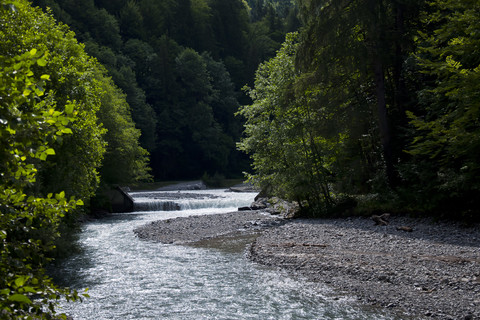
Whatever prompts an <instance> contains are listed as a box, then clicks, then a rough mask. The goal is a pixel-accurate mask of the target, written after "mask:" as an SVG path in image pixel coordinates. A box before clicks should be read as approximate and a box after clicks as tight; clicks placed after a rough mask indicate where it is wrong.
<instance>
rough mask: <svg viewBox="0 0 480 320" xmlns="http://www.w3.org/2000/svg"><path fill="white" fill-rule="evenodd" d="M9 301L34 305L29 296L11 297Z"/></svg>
mask: <svg viewBox="0 0 480 320" xmlns="http://www.w3.org/2000/svg"><path fill="white" fill-rule="evenodd" d="M8 300H10V301H14V302H22V303H28V304H31V303H32V300H30V299H29V298H28V297H27V296H25V295H23V294H19V293H16V294H14V295H11V296H10V297H8Z"/></svg>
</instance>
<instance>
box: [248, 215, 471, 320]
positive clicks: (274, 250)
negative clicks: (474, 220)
mask: <svg viewBox="0 0 480 320" xmlns="http://www.w3.org/2000/svg"><path fill="white" fill-rule="evenodd" d="M400 226H410V227H413V229H414V230H413V231H412V232H405V231H400V230H397V229H396V227H400ZM249 256H250V258H251V259H252V260H253V261H255V262H257V263H261V264H264V265H269V266H275V267H280V268H282V269H285V270H287V271H289V272H291V273H292V274H295V275H300V276H304V277H306V278H307V279H309V280H312V281H320V282H323V283H327V284H329V285H330V286H332V287H333V288H336V289H339V290H341V291H343V292H345V293H346V294H350V295H354V296H356V297H357V298H358V299H359V300H361V301H363V302H365V303H367V304H372V305H377V306H381V307H385V308H389V309H393V310H394V311H400V312H402V313H404V314H405V315H410V316H413V318H414V319H480V228H479V227H478V226H475V227H470V228H466V227H462V226H460V225H456V224H452V223H448V224H447V223H436V224H433V223H432V222H431V221H428V220H413V219H407V218H398V217H396V218H392V219H391V220H390V225H388V226H387V227H381V226H374V223H373V222H372V221H371V220H370V219H361V218H352V219H341V220H313V221H312V220H295V221H292V222H289V223H288V224H285V225H283V226H280V227H278V228H274V229H269V230H266V231H265V232H263V233H262V234H261V235H260V236H259V237H258V238H257V239H256V241H255V242H254V243H253V244H252V246H251V248H250V252H249Z"/></svg>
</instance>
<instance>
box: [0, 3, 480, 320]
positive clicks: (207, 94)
mask: <svg viewBox="0 0 480 320" xmlns="http://www.w3.org/2000/svg"><path fill="white" fill-rule="evenodd" d="M0 4H1V6H0V71H1V72H0V102H1V103H0V124H1V126H0V146H1V148H0V158H1V161H0V169H1V172H0V210H1V211H0V212H1V216H0V253H1V256H0V259H1V261H0V306H1V307H2V313H1V315H0V316H1V317H2V318H5V317H7V318H28V317H31V316H35V318H39V319H44V318H45V319H51V318H52V316H51V315H52V314H54V313H55V304H54V302H55V300H56V299H58V298H60V297H61V296H64V297H67V298H68V299H77V298H78V293H76V292H74V291H73V292H71V291H69V290H64V289H59V288H57V287H56V286H55V285H54V284H53V283H52V281H51V280H50V279H49V278H48V277H46V276H45V272H44V268H45V266H46V264H47V263H48V262H49V261H51V258H52V252H53V249H54V247H55V241H56V240H57V239H59V237H60V233H59V230H60V229H61V228H62V227H63V226H65V225H67V224H68V222H69V221H70V220H75V218H76V214H77V213H78V212H79V211H80V210H79V207H82V206H83V205H84V204H89V203H90V200H91V198H92V197H93V196H94V195H97V198H96V200H95V201H100V200H99V195H101V193H102V192H101V190H103V189H108V188H109V187H110V186H112V185H118V184H129V183H132V182H135V181H138V180H143V179H149V178H150V172H151V173H152V174H153V176H154V178H156V179H173V178H175V179H177V178H198V177H200V176H202V175H207V176H208V175H215V174H218V175H224V176H239V175H240V174H241V171H243V170H246V171H250V168H249V159H248V158H247V157H246V156H245V155H244V154H242V153H241V152H239V151H237V150H236V148H235V147H236V143H238V145H237V146H238V149H239V150H241V151H244V152H246V153H247V154H249V155H250V158H251V161H252V164H253V168H252V169H253V171H251V173H250V175H249V177H250V179H251V181H253V182H255V183H257V184H258V185H259V186H261V187H263V188H265V189H266V190H270V192H271V194H272V195H277V196H280V197H282V198H285V199H288V200H292V201H298V203H299V205H300V207H301V208H302V209H303V212H304V213H306V214H309V215H312V216H322V215H323V216H325V215H334V214H344V213H347V214H351V213H360V214H365V213H372V212H377V211H380V212H384V211H386V210H388V211H390V212H408V213H416V214H434V215H437V216H449V217H455V218H461V219H476V220H478V219H479V218H480V214H479V208H480V198H479V197H478V193H479V191H480V165H479V163H480V162H479V160H480V159H479V155H480V90H479V89H480V88H479V87H480V53H479V51H478V48H479V46H480V34H479V32H478V30H480V3H479V2H478V1H473V0H468V1H465V0H421V1H419V0H402V1H400V0H380V1H378V0H375V1H374V0H339V1H324V0H298V1H289V0H249V1H244V0H178V1H177V0H164V1H157V0H137V1H134V0H116V1H107V0H97V1H93V0H85V1H74V0H68V1H53V0H35V1H33V3H30V2H28V1H27V0H15V1H13V0H12V1H7V0H1V1H0ZM32 5H35V6H40V7H41V8H42V9H40V8H38V7H33V6H32ZM42 10H43V11H42ZM45 12H47V13H45ZM57 21H59V22H57ZM72 30H73V31H72ZM77 39H78V40H79V41H80V42H79V41H77ZM246 84H247V85H248V86H250V87H246V89H244V91H245V92H246V93H247V95H245V94H244V92H242V88H243V87H244V86H245V85H246ZM235 114H237V116H235ZM243 121H244V123H243ZM238 141H240V142H238ZM149 155H150V156H149ZM148 161H150V167H151V171H150V168H149V167H148ZM98 190H100V191H98Z"/></svg>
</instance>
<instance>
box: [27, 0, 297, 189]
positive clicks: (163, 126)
mask: <svg viewBox="0 0 480 320" xmlns="http://www.w3.org/2000/svg"><path fill="white" fill-rule="evenodd" d="M33 4H34V5H38V6H41V7H42V8H47V7H48V8H50V9H51V10H52V13H53V15H54V16H55V17H56V18H57V19H58V20H60V21H62V22H64V23H65V24H67V25H69V26H70V28H71V29H72V30H73V31H75V33H76V36H77V38H78V39H79V40H80V41H81V42H83V43H84V44H85V50H86V51H87V52H88V53H89V54H90V55H92V56H94V57H96V58H97V59H98V61H99V62H101V63H102V64H103V65H104V66H105V67H106V68H107V70H108V72H109V75H110V76H111V77H112V79H113V81H114V82H115V84H116V85H117V86H119V87H120V88H121V89H122V90H123V92H124V93H125V94H126V99H127V102H128V104H129V105H130V107H131V109H132V117H133V120H134V122H135V123H136V126H137V128H139V129H140V130H141V133H142V135H141V137H140V142H141V144H142V146H143V147H144V148H146V149H147V150H148V151H149V152H150V154H151V161H150V165H151V167H152V169H153V171H152V173H153V175H154V178H155V179H158V180H161V179H189V178H190V179H191V178H198V177H201V176H202V175H203V174H205V173H206V174H207V175H214V174H215V173H218V174H220V175H223V176H227V177H241V176H242V171H244V170H247V169H248V167H249V164H248V163H249V161H248V158H247V157H245V155H243V154H242V153H241V152H239V151H237V150H236V147H235V143H236V142H237V141H238V140H239V139H240V136H241V132H242V119H241V118H238V117H234V113H235V111H236V110H237V109H238V107H239V106H240V104H244V103H248V102H249V101H248V98H247V97H246V96H245V95H244V94H243V93H242V92H241V88H242V87H243V86H244V85H245V84H247V83H252V81H253V77H254V73H255V70H256V69H257V66H258V64H259V63H261V62H262V61H264V60H265V59H268V58H271V57H272V56H273V55H274V54H275V51H276V50H277V49H278V48H279V47H280V44H281V43H282V42H283V41H284V38H285V33H286V32H288V31H294V30H296V29H297V28H298V26H299V20H298V19H297V15H296V7H295V5H294V4H293V3H292V2H291V1H284V0H283V1H269V0H257V1H248V2H247V1H243V0H228V1H225V0H181V1H169V0H167V1H154V0H140V1H131V0H130V1H103V0H98V1H93V0H86V1H53V0H35V1H33Z"/></svg>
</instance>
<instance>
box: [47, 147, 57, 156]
mask: <svg viewBox="0 0 480 320" xmlns="http://www.w3.org/2000/svg"><path fill="white" fill-rule="evenodd" d="M45 153H46V154H47V155H49V156H50V155H54V154H55V150H54V149H52V148H48V149H47V150H45Z"/></svg>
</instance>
